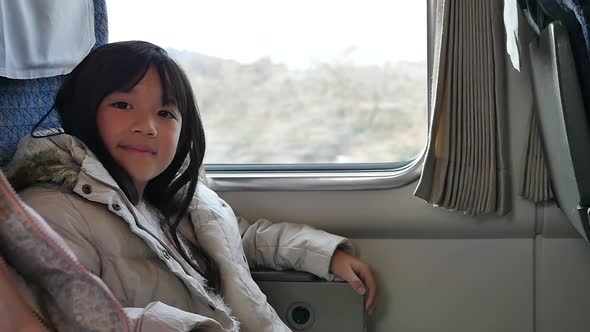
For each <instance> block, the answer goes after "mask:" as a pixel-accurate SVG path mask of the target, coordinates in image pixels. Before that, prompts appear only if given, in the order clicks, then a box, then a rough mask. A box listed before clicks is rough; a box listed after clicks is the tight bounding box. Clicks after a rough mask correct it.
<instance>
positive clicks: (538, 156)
mask: <svg viewBox="0 0 590 332" xmlns="http://www.w3.org/2000/svg"><path fill="white" fill-rule="evenodd" d="M520 196H522V197H524V198H526V199H528V200H531V201H533V202H535V203H538V202H544V201H548V200H551V199H553V191H552V190H551V180H550V178H549V171H548V169H547V164H546V162H545V155H544V152H543V145H542V144H541V134H540V132H539V124H538V123H537V112H536V110H531V116H530V120H529V137H528V142H527V145H526V148H525V151H524V157H523V163H522V171H521V181H520Z"/></svg>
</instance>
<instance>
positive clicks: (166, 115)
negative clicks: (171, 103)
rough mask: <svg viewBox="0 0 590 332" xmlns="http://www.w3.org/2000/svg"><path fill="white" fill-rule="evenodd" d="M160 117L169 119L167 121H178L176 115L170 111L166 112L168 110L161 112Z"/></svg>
mask: <svg viewBox="0 0 590 332" xmlns="http://www.w3.org/2000/svg"><path fill="white" fill-rule="evenodd" d="M158 115H159V116H161V117H163V118H167V119H176V116H175V115H174V113H172V112H170V111H166V110H161V111H159V112H158Z"/></svg>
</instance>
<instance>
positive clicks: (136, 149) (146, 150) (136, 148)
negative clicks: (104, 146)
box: [119, 144, 156, 155]
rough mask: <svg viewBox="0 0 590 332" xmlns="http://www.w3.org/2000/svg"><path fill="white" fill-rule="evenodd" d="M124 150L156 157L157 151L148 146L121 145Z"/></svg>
mask: <svg viewBox="0 0 590 332" xmlns="http://www.w3.org/2000/svg"><path fill="white" fill-rule="evenodd" d="M119 146H120V147H121V148H122V149H123V150H125V151H127V152H131V153H135V154H139V155H155V154H156V151H154V150H153V149H151V148H150V147H148V146H146V145H137V144H124V145H119Z"/></svg>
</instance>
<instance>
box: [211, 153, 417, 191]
mask: <svg viewBox="0 0 590 332" xmlns="http://www.w3.org/2000/svg"><path fill="white" fill-rule="evenodd" d="M423 160H424V153H422V154H421V155H420V156H419V157H417V158H416V159H414V160H413V161H411V162H410V163H408V164H407V165H405V166H404V167H400V168H396V169H389V170H384V169H378V170H371V169H365V170H354V171H350V170H346V171H330V172H326V171H321V172H319V171H316V172H314V171H306V172H294V171H288V170H286V171H280V172H277V171H260V170H256V171H242V172H236V171H223V170H207V178H208V182H209V185H210V187H211V188H212V189H213V190H215V191H347V190H380V189H393V188H398V187H402V186H404V185H407V184H409V183H412V182H414V181H415V180H417V179H418V178H419V177H420V172H421V171H422V164H423Z"/></svg>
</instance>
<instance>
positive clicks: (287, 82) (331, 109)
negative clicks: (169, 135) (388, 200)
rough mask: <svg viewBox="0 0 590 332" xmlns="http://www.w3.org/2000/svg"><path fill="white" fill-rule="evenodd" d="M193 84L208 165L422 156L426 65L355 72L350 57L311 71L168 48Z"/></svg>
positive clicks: (403, 64) (394, 65)
mask: <svg viewBox="0 0 590 332" xmlns="http://www.w3.org/2000/svg"><path fill="white" fill-rule="evenodd" d="M168 52H169V53H170V54H171V55H172V56H173V57H174V58H175V59H176V60H177V61H178V62H179V63H180V65H181V66H182V67H183V68H184V69H185V70H186V72H187V74H188V75H189V79H190V80H191V83H192V85H193V88H194V90H195V91H194V92H195V95H196V96H197V100H198V103H199V108H200V110H201V116H202V117H203V121H204V125H205V132H206V134H207V142H208V146H207V154H206V158H205V162H207V163H232V164H236V163H262V164H267V163H280V164H290V163H365V162H393V161H406V160H411V159H413V158H415V157H416V156H417V155H418V154H419V153H420V152H421V151H422V149H423V148H424V145H425V142H426V132H427V110H426V108H427V89H426V63H425V62H424V61H422V62H394V63H385V64H383V65H355V63H354V62H353V61H352V60H351V59H350V58H349V57H348V56H347V54H344V55H343V56H342V57H341V58H339V59H335V60H334V61H333V62H331V63H315V64H313V65H312V66H311V67H310V68H308V69H305V70H289V68H288V67H287V66H285V65H283V64H276V63H273V62H272V61H271V60H270V58H261V59H259V60H258V61H255V62H253V63H250V64H241V63H239V62H237V61H233V60H224V59H219V58H215V57H209V56H205V55H201V54H198V53H194V52H187V51H177V50H174V49H168Z"/></svg>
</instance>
